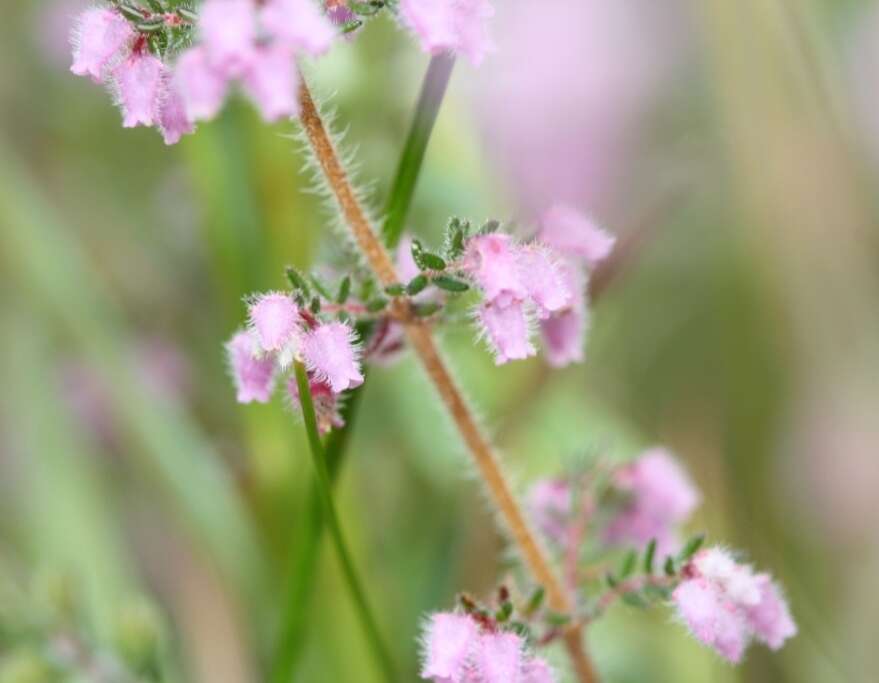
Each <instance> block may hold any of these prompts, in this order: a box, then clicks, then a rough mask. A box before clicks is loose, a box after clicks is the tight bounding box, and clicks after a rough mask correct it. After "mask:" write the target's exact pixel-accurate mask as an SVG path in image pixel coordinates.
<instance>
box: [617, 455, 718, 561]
mask: <svg viewBox="0 0 879 683" xmlns="http://www.w3.org/2000/svg"><path fill="white" fill-rule="evenodd" d="M614 486H615V487H616V488H617V489H618V490H620V491H622V492H623V493H625V494H627V495H628V496H630V499H629V500H628V501H627V503H626V504H625V505H624V507H623V509H622V510H621V512H620V513H619V514H618V515H617V516H616V517H615V518H614V519H612V520H611V522H610V524H609V525H608V527H607V529H606V530H605V540H607V541H608V542H611V543H621V542H633V543H635V544H637V545H638V546H640V547H644V546H646V545H647V544H648V543H649V542H650V540H651V539H654V538H655V539H656V541H657V554H658V556H659V557H665V556H667V555H670V554H672V553H674V552H676V551H677V549H678V545H679V541H678V539H677V537H676V536H675V533H674V527H675V526H677V525H679V524H681V523H682V522H684V521H685V520H686V519H687V518H688V517H689V516H690V514H692V512H693V510H694V509H695V508H696V507H697V506H698V505H699V502H700V498H701V496H700V495H699V492H698V491H697V490H696V487H695V486H694V485H693V482H692V481H691V480H690V477H689V476H688V475H687V473H686V472H685V471H684V469H683V468H682V467H681V466H680V464H678V462H677V461H676V460H675V459H674V457H672V455H671V454H670V453H669V452H668V451H666V450H665V449H662V448H653V449H651V450H648V451H646V452H645V453H643V454H642V455H641V456H640V457H639V458H638V459H637V460H635V461H633V462H631V463H629V464H628V465H624V466H623V467H621V468H620V469H618V470H617V471H616V473H615V474H614Z"/></svg>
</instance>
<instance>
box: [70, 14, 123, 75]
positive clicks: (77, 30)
mask: <svg viewBox="0 0 879 683" xmlns="http://www.w3.org/2000/svg"><path fill="white" fill-rule="evenodd" d="M134 35H135V33H134V29H133V28H132V27H131V24H129V23H128V21H126V19H125V18H124V17H123V16H122V15H121V14H119V13H118V12H117V11H115V10H112V9H105V8H100V7H92V8H90V9H87V10H85V11H84V12H83V13H82V14H80V15H79V18H78V19H77V21H76V25H75V27H74V30H73V34H72V42H73V65H72V66H71V67H70V70H71V71H72V72H73V73H75V74H76V75H77V76H90V77H91V79H92V80H93V81H95V82H96V83H100V82H101V81H102V80H103V79H104V77H105V76H106V75H107V71H108V68H109V67H110V66H112V65H113V64H114V63H115V62H116V61H118V59H119V57H120V56H121V55H122V54H124V53H125V51H126V50H127V49H128V47H129V46H130V45H131V42H132V41H133V40H134Z"/></svg>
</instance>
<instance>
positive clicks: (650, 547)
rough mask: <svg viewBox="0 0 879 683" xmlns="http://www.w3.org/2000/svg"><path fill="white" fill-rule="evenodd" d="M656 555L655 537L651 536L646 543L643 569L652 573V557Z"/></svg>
mask: <svg viewBox="0 0 879 683" xmlns="http://www.w3.org/2000/svg"><path fill="white" fill-rule="evenodd" d="M655 556H656V539H655V538H651V539H650V543H648V544H647V551H646V552H645V553H644V571H645V572H647V573H648V574H652V573H653V558H654V557H655Z"/></svg>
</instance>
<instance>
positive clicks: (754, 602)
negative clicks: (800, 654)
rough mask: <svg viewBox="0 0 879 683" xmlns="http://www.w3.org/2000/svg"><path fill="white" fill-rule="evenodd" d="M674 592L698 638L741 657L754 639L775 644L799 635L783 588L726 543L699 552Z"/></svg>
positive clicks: (728, 654) (721, 651) (726, 653)
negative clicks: (743, 561) (734, 554)
mask: <svg viewBox="0 0 879 683" xmlns="http://www.w3.org/2000/svg"><path fill="white" fill-rule="evenodd" d="M685 576H686V577H687V578H686V579H685V580H684V581H682V582H681V583H680V584H679V585H678V587H677V588H675V590H674V592H673V593H672V600H673V602H674V604H675V607H676V608H677V612H678V615H679V616H680V618H681V620H682V621H683V622H684V623H685V624H686V625H687V627H688V628H689V629H690V631H691V632H692V633H693V635H694V636H695V637H696V639H697V640H699V641H701V642H702V643H704V644H705V645H707V646H709V647H711V648H714V650H716V651H717V652H718V654H720V655H721V656H722V657H723V658H725V659H727V660H728V661H730V662H732V663H738V662H740V661H741V660H742V657H743V655H744V653H745V650H746V649H747V647H748V645H749V643H750V642H751V640H752V639H753V640H757V641H759V642H761V643H763V644H765V645H767V646H768V647H769V648H771V649H773V650H777V649H779V648H780V647H781V646H782V645H783V644H784V642H785V641H786V640H787V639H788V638H791V637H792V636H794V635H796V633H797V627H796V624H795V623H794V621H793V618H792V617H791V614H790V610H789V609H788V606H787V602H786V601H785V599H784V596H783V595H782V591H781V588H780V587H779V586H778V584H777V583H775V582H774V581H772V578H771V577H770V576H769V575H768V574H755V573H754V571H753V569H752V568H751V567H750V566H749V565H745V564H740V563H738V562H736V561H735V560H734V559H733V557H732V556H731V555H730V554H729V553H728V552H727V551H725V550H723V549H721V548H709V549H706V550H703V551H700V552H699V553H697V554H696V556H695V557H694V558H693V560H692V561H691V562H690V564H688V565H687V567H686V568H685Z"/></svg>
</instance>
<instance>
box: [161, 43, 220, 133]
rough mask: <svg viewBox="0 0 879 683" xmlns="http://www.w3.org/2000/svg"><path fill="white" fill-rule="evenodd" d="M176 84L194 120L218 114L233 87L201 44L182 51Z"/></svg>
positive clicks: (205, 118) (207, 118)
mask: <svg viewBox="0 0 879 683" xmlns="http://www.w3.org/2000/svg"><path fill="white" fill-rule="evenodd" d="M174 84H175V86H176V88H177V90H178V92H179V93H180V95H181V97H182V98H183V104H184V107H185V109H186V115H187V117H188V118H189V119H190V120H192V121H207V120H209V119H212V118H214V117H215V116H216V115H217V114H218V113H219V111H220V107H222V106H223V100H225V99H226V91H227V90H228V88H229V82H228V80H227V79H226V78H225V77H224V76H223V75H222V74H220V73H219V72H218V71H217V70H215V69H213V68H212V67H211V66H210V65H209V64H208V58H207V53H206V52H205V50H204V48H203V47H201V46H197V47H193V48H190V49H189V50H186V51H185V52H183V54H181V55H180V58H179V59H178V60H177V67H176V68H175V70H174Z"/></svg>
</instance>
